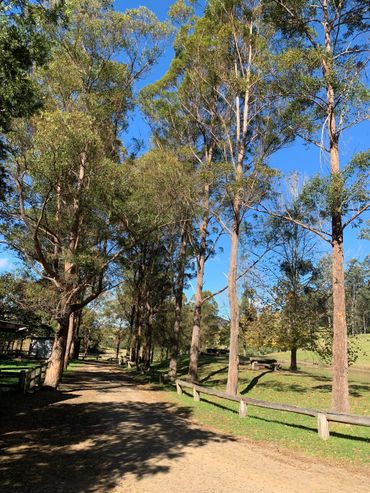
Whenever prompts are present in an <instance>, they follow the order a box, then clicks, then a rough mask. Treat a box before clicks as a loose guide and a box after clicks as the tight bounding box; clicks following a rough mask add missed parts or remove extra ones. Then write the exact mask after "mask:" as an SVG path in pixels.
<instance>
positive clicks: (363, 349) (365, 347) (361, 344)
mask: <svg viewBox="0 0 370 493" xmlns="http://www.w3.org/2000/svg"><path fill="white" fill-rule="evenodd" d="M355 340H356V346H358V348H359V353H358V357H357V360H356V362H355V363H354V364H353V365H352V367H353V368H369V369H370V334H359V335H358V336H356V338H355ZM268 356H269V357H270V356H271V357H273V358H276V359H278V360H281V361H289V359H290V352H289V351H285V352H276V353H271V354H269V355H268ZM299 362H304V363H310V364H313V365H322V364H323V361H322V360H321V359H320V357H319V355H318V354H317V353H314V352H313V351H301V350H299V351H298V364H299Z"/></svg>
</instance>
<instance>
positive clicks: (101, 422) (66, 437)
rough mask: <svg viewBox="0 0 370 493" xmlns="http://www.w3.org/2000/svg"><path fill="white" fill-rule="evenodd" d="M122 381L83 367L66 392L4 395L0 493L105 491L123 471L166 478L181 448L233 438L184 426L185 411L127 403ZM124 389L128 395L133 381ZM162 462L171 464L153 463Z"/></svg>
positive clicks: (169, 406) (0, 424) (188, 413)
mask: <svg viewBox="0 0 370 493" xmlns="http://www.w3.org/2000/svg"><path fill="white" fill-rule="evenodd" d="M71 375H72V374H71ZM121 375H122V374H120V373H119V372H117V373H113V374H111V373H107V372H105V373H104V372H103V371H101V372H100V371H99V369H97V372H93V373H92V374H91V373H90V375H89V374H88V372H84V370H83V369H81V371H78V372H76V373H75V375H72V376H68V378H67V382H66V386H67V392H55V393H47V392H40V393H37V394H34V395H31V396H17V397H15V396H13V397H12V396H10V395H9V396H8V397H7V398H6V399H5V401H4V402H3V403H2V406H1V407H2V409H1V413H2V414H1V415H0V419H1V421H0V450H2V452H1V460H0V491H1V492H2V493H10V492H12V493H18V492H19V493H20V492H22V493H25V492H27V493H49V492H53V493H58V492H63V493H65V492H68V493H88V492H110V491H112V489H113V488H114V487H115V486H116V485H117V484H118V483H119V482H120V481H122V479H123V478H124V476H125V475H126V474H128V473H131V474H134V475H135V476H136V477H138V478H142V477H144V476H148V475H154V474H157V473H163V472H168V471H169V470H170V461H172V460H176V459H177V458H179V457H181V456H183V455H184V453H185V451H184V448H185V447H189V446H190V447H201V446H203V445H205V444H207V443H208V442H210V441H215V442H219V441H226V440H227V441H228V440H232V438H231V437H229V436H226V435H218V434H215V433H212V432H210V431H207V430H200V429H195V428H189V426H188V425H187V423H186V422H185V421H184V420H185V419H187V418H189V417H190V416H191V409H190V408H187V407H180V408H179V407H176V406H174V405H172V404H169V403H146V402H128V401H126V402H125V400H124V395H125V392H124V390H125V389H124V388H123V392H120V393H119V395H120V396H121V398H120V399H117V394H114V393H115V392H116V389H117V387H118V383H119V379H122V376H121ZM89 377H90V378H89ZM121 381H122V380H121ZM122 385H123V386H127V390H129V387H130V386H131V385H132V383H131V382H127V381H122ZM74 386H75V387H76V388H77V389H76V388H75V391H77V392H79V391H81V390H86V389H92V388H94V386H95V387H98V388H100V390H102V391H103V392H104V399H103V400H104V402H98V401H97V402H94V399H93V398H92V399H91V397H90V400H89V401H87V402H80V399H78V398H79V397H81V396H79V395H78V394H76V393H75V394H72V393H71V390H73V387H74ZM109 389H112V392H113V393H112V394H111V396H110V395H109V393H108V394H107V393H106V391H107V390H108V391H109ZM113 389H115V390H113ZM114 395H115V397H114ZM111 397H112V398H111ZM163 459H167V460H168V463H167V464H166V465H163V464H162V465H160V464H158V461H160V460H163Z"/></svg>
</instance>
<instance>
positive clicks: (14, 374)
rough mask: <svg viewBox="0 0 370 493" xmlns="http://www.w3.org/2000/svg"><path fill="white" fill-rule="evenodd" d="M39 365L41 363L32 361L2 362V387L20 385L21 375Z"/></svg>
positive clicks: (0, 377)
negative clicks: (22, 372)
mask: <svg viewBox="0 0 370 493" xmlns="http://www.w3.org/2000/svg"><path fill="white" fill-rule="evenodd" d="M39 364H40V361H38V360H32V359H10V360H0V385H1V386H5V387H6V386H16V385H18V378H19V373H20V372H21V371H22V370H29V369H30V368H33V367H34V366H37V365H39Z"/></svg>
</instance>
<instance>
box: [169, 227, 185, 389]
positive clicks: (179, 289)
mask: <svg viewBox="0 0 370 493" xmlns="http://www.w3.org/2000/svg"><path fill="white" fill-rule="evenodd" d="M186 230H187V228H186V222H184V223H183V224H182V228H181V242H180V251H179V268H178V273H177V281H176V289H175V323H174V327H173V335H172V347H171V356H170V365H169V372H168V375H169V377H170V379H171V380H174V379H175V378H176V375H177V358H178V356H179V344H180V333H181V316H182V301H183V291H184V278H185V265H186V247H187V236H186Z"/></svg>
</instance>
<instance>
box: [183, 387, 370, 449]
mask: <svg viewBox="0 0 370 493" xmlns="http://www.w3.org/2000/svg"><path fill="white" fill-rule="evenodd" d="M183 387H185V388H189V389H192V391H193V397H194V400H195V401H200V394H201V393H202V394H207V395H212V396H214V397H219V398H220V399H225V400H227V401H232V402H238V403H239V416H240V417H241V418H245V417H246V416H247V414H248V406H256V407H263V408H266V409H274V410H276V411H286V412H290V413H295V414H304V415H306V416H313V417H315V418H317V432H318V434H319V436H320V438H322V439H323V440H327V439H328V438H329V434H330V433H329V421H334V422H336V423H345V424H350V425H360V426H370V416H357V415H354V414H343V413H333V412H326V411H320V410H318V409H310V408H304V407H298V406H292V405H290V404H279V403H275V402H267V401H261V400H258V399H252V398H250V397H238V396H234V395H230V394H227V393H226V392H221V391H219V390H214V389H210V388H208V387H202V386H201V385H197V384H195V383H192V382H187V381H186V380H178V379H177V380H176V389H177V393H178V394H182V389H183Z"/></svg>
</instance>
